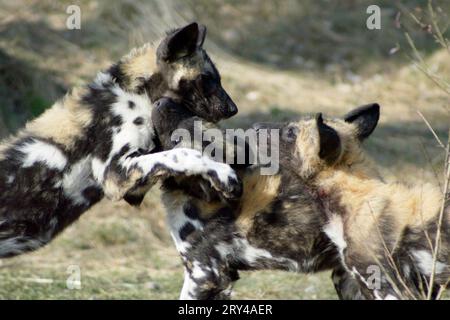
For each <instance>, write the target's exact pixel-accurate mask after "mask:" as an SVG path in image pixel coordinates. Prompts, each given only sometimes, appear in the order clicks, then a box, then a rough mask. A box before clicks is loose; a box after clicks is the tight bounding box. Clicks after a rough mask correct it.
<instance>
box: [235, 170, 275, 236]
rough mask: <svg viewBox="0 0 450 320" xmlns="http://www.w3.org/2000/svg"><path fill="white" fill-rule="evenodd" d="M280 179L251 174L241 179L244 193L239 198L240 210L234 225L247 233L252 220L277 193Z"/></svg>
mask: <svg viewBox="0 0 450 320" xmlns="http://www.w3.org/2000/svg"><path fill="white" fill-rule="evenodd" d="M280 183H281V177H280V176H279V175H275V176H263V175H260V174H259V172H257V171H256V172H252V173H251V174H249V175H248V176H245V177H244V179H243V184H244V193H243V195H242V198H241V208H240V211H239V216H238V217H237V220H236V224H237V225H238V226H239V228H241V230H242V231H244V232H247V231H248V230H249V229H250V227H251V226H252V224H253V218H254V217H255V215H256V214H257V213H258V212H260V211H261V210H263V209H265V208H266V207H267V206H268V205H269V204H270V203H271V202H272V201H273V200H274V199H275V197H276V196H277V194H278V193H279V187H280Z"/></svg>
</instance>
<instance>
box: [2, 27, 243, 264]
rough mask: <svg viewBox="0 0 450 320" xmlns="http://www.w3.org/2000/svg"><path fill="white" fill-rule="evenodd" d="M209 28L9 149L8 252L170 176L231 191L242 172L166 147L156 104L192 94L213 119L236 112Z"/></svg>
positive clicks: (84, 96) (109, 82) (50, 115)
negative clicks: (209, 45)
mask: <svg viewBox="0 0 450 320" xmlns="http://www.w3.org/2000/svg"><path fill="white" fill-rule="evenodd" d="M205 35H206V29H205V27H203V26H200V25H198V24H197V23H192V24H190V25H188V26H185V27H183V28H181V29H177V30H174V31H172V32H170V33H168V35H167V36H166V37H165V38H164V39H163V40H162V41H161V43H160V44H159V46H158V47H157V49H156V52H155V48H154V47H153V46H150V45H146V46H144V47H142V48H140V49H135V50H133V51H132V52H131V53H130V54H129V55H127V56H125V57H124V58H123V59H121V60H120V61H119V62H118V63H117V64H115V65H113V66H112V67H111V68H109V69H108V70H107V71H105V72H101V73H99V74H98V76H97V78H96V79H95V80H94V81H93V82H92V83H91V84H89V85H88V86H85V87H82V88H80V89H75V90H73V91H72V92H71V93H70V94H68V95H67V96H66V97H65V98H64V99H62V100H60V101H58V102H56V104H55V105H54V106H53V107H52V108H50V109H49V110H48V111H46V112H45V113H44V114H43V115H42V116H40V117H39V118H37V119H35V120H34V121H32V122H30V123H28V124H27V126H26V128H24V129H23V130H22V131H20V132H19V133H18V134H17V135H16V136H15V137H12V138H10V139H9V140H8V141H4V142H2V144H1V146H0V257H9V256H14V255H17V254H20V253H22V252H26V251H30V250H34V249H36V248H38V247H41V246H43V245H45V244H46V243H48V242H49V241H50V240H51V239H52V238H53V237H55V236H56V235H57V234H58V233H59V232H60V231H62V230H63V229H64V228H65V227H66V226H68V225H69V224H70V223H72V222H73V221H75V220H76V219H77V218H78V217H79V216H80V215H81V214H82V213H83V212H85V211H86V210H87V209H89V208H90V207H91V206H93V205H94V204H95V203H97V202H98V201H99V200H100V199H102V198H103V197H104V196H106V197H108V198H111V199H114V200H119V199H122V198H125V200H127V201H128V202H130V203H131V204H138V203H140V201H142V198H143V196H144V194H145V192H146V191H147V190H148V189H149V188H150V187H151V186H152V185H153V184H154V183H155V182H156V180H157V179H160V178H161V177H168V176H174V175H177V174H183V175H188V176H189V175H196V176H200V177H202V178H203V179H205V180H206V181H208V182H209V183H211V184H212V186H213V187H214V188H215V189H216V190H218V191H219V192H220V193H221V194H223V196H224V197H234V196H239V194H240V191H241V190H240V183H239V182H238V180H237V179H236V176H235V174H234V172H233V170H232V169H231V168H230V167H229V166H227V165H225V164H221V163H215V162H214V161H211V160H210V159H208V158H206V157H202V156H201V153H200V152H198V151H195V150H190V149H180V150H173V151H169V152H158V151H159V148H158V145H157V143H156V140H155V137H154V130H153V123H152V119H151V109H152V101H155V100H156V99H159V98H160V97H162V96H163V95H167V96H170V97H171V98H173V99H175V100H176V101H183V103H184V105H185V106H187V108H189V109H190V110H191V111H192V112H194V113H196V114H197V113H198V114H199V115H201V116H202V117H205V118H208V119H209V120H210V121H217V120H218V119H221V118H227V117H229V116H231V115H233V114H235V113H236V111H237V109H236V106H235V105H234V103H233V102H232V101H231V99H230V98H229V97H228V95H227V94H226V93H225V91H224V89H223V88H222V86H221V84H220V76H219V74H218V72H217V70H216V69H215V67H214V65H213V63H212V62H211V60H210V59H209V57H208V55H207V54H206V52H205V51H204V50H203V49H202V45H203V41H204V39H205Z"/></svg>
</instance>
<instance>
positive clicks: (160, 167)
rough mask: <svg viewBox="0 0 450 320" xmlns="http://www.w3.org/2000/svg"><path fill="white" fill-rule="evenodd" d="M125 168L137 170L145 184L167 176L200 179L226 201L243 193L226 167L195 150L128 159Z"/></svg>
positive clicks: (173, 150)
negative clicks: (208, 183) (196, 177)
mask: <svg viewBox="0 0 450 320" xmlns="http://www.w3.org/2000/svg"><path fill="white" fill-rule="evenodd" d="M124 165H125V167H127V168H128V170H129V169H131V168H133V169H139V170H140V172H142V177H141V178H142V179H143V180H144V181H147V184H153V183H155V182H156V181H157V180H159V179H166V178H169V177H177V176H201V177H202V178H203V179H205V180H207V181H209V182H210V184H211V185H212V187H213V188H214V189H215V190H217V191H218V192H219V193H221V194H222V195H223V196H224V197H225V198H227V199H236V198H239V197H240V196H241V194H242V183H241V181H240V180H239V178H238V177H237V175H236V173H235V172H234V170H233V169H232V168H231V167H230V166H229V165H228V164H224V163H221V162H216V161H214V160H211V159H210V158H208V157H206V156H203V155H202V154H201V152H199V151H197V150H194V149H188V148H176V149H172V150H168V151H163V152H158V153H154V154H147V155H143V156H140V157H136V158H128V159H126V161H125V163H124Z"/></svg>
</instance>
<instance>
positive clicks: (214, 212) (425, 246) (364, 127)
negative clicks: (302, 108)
mask: <svg viewBox="0 0 450 320" xmlns="http://www.w3.org/2000/svg"><path fill="white" fill-rule="evenodd" d="M153 118H154V120H155V121H154V123H155V129H156V132H157V135H158V138H159V140H160V141H161V144H162V146H163V147H164V148H165V149H172V148H174V147H175V146H179V145H183V144H182V143H180V142H179V143H177V141H172V139H171V135H172V132H173V131H174V130H175V129H177V128H178V129H179V128H180V127H185V128H187V129H188V130H189V129H190V128H189V127H190V126H192V123H193V121H192V120H193V119H195V120H199V119H198V117H195V116H193V115H192V114H191V115H189V112H187V111H185V108H183V106H181V105H179V104H176V103H174V102H172V101H170V100H169V99H163V100H162V101H160V104H159V107H158V108H155V109H154V110H153ZM378 119H379V106H378V104H371V105H366V106H363V107H360V108H357V109H355V110H353V111H352V112H350V113H349V114H347V115H346V116H345V117H344V118H343V119H326V120H324V119H323V117H322V115H321V114H318V115H316V117H315V118H306V119H302V120H300V121H299V122H294V123H286V124H271V123H268V124H257V125H255V128H256V129H257V130H259V131H261V130H264V129H268V128H271V129H273V128H277V129H279V132H278V135H279V145H278V146H277V147H279V155H280V159H279V161H280V170H279V172H278V173H277V174H275V175H271V176H263V175H260V173H259V170H258V166H256V167H255V166H253V167H247V168H244V169H241V170H240V171H238V174H239V175H240V177H241V178H242V180H243V185H244V192H243V196H242V198H241V199H240V200H239V201H231V202H224V201H220V200H214V199H213V200H211V201H205V200H203V199H202V197H201V196H198V194H193V193H192V192H190V191H189V190H190V189H196V187H195V186H194V185H191V187H190V188H189V187H188V186H186V185H185V181H184V179H183V178H182V177H176V178H173V179H169V180H168V181H166V182H165V183H164V188H165V192H164V201H165V205H166V207H167V210H168V220H169V224H170V228H171V232H172V236H173V238H174V240H175V243H176V246H177V249H178V251H179V252H180V254H181V256H182V259H183V261H184V265H185V282H184V286H183V290H182V293H181V298H182V299H221V298H227V297H228V296H229V294H230V292H231V288H232V284H233V282H234V281H235V280H237V279H238V270H257V269H281V270H289V271H296V272H317V271H321V270H326V269H332V270H333V280H334V283H335V287H336V290H337V292H338V295H339V297H340V298H345V299H391V298H396V299H400V298H413V296H414V297H418V296H419V295H420V292H421V290H422V289H424V288H425V290H426V288H427V283H429V280H430V274H431V272H432V261H433V251H432V249H431V247H430V244H431V243H433V244H434V240H435V237H436V223H437V217H438V213H439V209H440V204H441V203H442V198H443V196H442V194H441V192H440V190H439V189H438V188H437V187H435V186H433V185H429V184H426V185H423V186H415V187H408V186H405V185H402V184H394V183H386V182H384V181H383V179H382V178H381V177H380V174H379V173H378V171H377V170H376V169H375V167H374V166H373V165H372V163H371V162H370V160H368V159H367V158H366V156H365V154H364V151H363V149H362V147H361V143H362V142H363V141H364V140H365V139H366V138H368V137H369V135H370V134H371V133H372V132H373V131H374V129H375V127H376V125H377V123H378ZM205 127H209V126H208V125H206V126H205ZM268 133H269V134H270V132H268ZM189 183H193V181H192V180H189ZM446 210H447V211H446V213H445V218H444V221H443V225H442V231H443V236H442V239H441V240H442V242H441V246H440V250H439V252H438V255H437V263H436V267H435V271H436V277H435V288H437V287H438V286H439V285H445V284H446V281H447V280H448V279H449V276H450V273H449V271H450V269H449V262H450V261H449V257H450V255H449V253H450V225H449V224H450V210H449V209H448V208H447V209H446ZM374 276H375V277H377V276H378V278H377V279H375V278H374Z"/></svg>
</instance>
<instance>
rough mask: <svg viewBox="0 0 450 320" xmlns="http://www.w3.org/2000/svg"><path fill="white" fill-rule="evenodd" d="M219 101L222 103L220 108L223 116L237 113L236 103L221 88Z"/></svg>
mask: <svg viewBox="0 0 450 320" xmlns="http://www.w3.org/2000/svg"><path fill="white" fill-rule="evenodd" d="M220 103H221V104H222V106H221V108H220V109H221V112H222V115H223V117H224V118H230V117H232V116H234V115H235V114H236V113H238V108H237V106H236V104H235V103H234V102H233V100H231V98H230V96H229V95H228V94H227V93H226V92H225V90H223V89H222V92H221V95H220Z"/></svg>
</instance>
